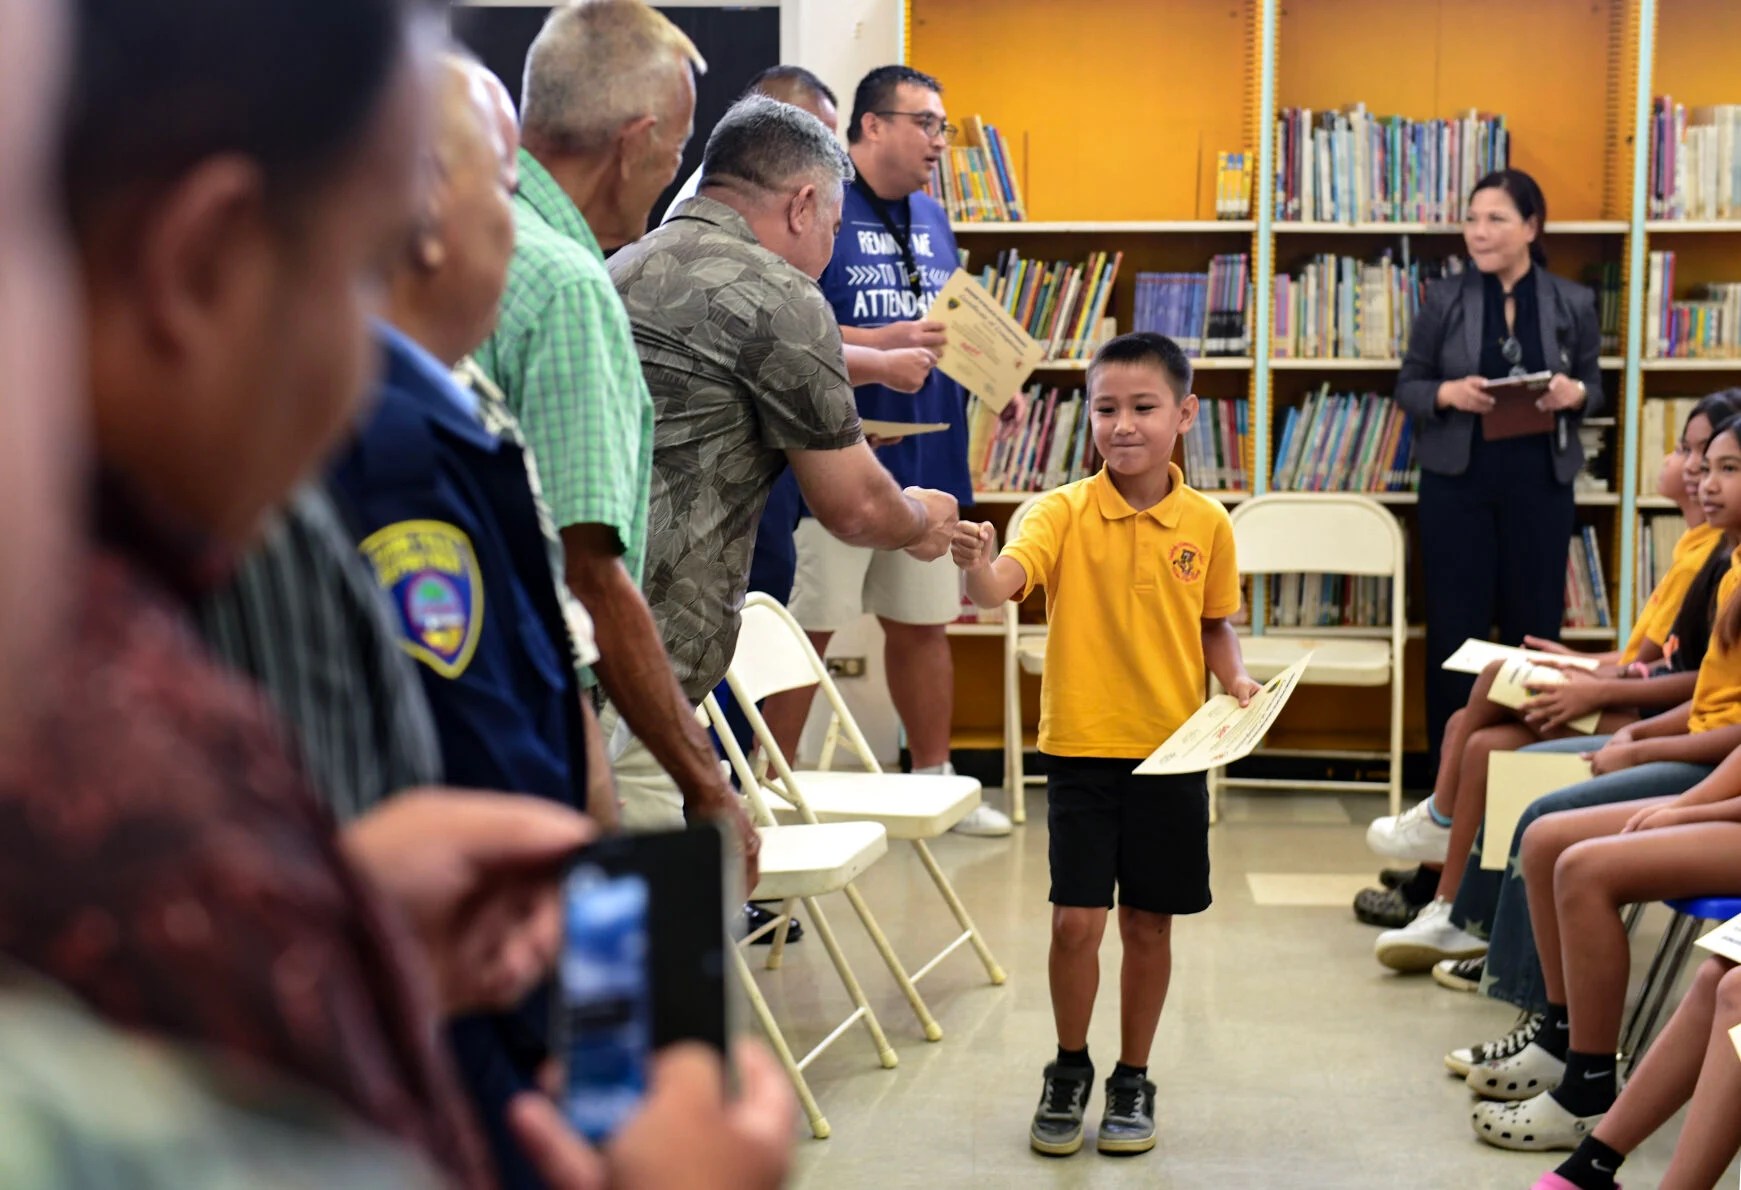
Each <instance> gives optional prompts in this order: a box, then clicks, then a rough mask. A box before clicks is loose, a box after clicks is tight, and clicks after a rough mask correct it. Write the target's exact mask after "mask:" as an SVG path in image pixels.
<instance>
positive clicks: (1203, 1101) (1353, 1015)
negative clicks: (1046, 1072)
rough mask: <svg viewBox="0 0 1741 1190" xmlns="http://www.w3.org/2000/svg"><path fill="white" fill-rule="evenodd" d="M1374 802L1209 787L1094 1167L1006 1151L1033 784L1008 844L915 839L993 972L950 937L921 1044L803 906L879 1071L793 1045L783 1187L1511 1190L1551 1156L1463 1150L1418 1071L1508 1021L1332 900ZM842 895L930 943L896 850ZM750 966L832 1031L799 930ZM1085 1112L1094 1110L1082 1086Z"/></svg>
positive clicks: (814, 959)
mask: <svg viewBox="0 0 1741 1190" xmlns="http://www.w3.org/2000/svg"><path fill="white" fill-rule="evenodd" d="M1380 808H1381V803H1380V802H1379V801H1378V800H1377V799H1375V798H1370V797H1350V798H1347V799H1339V798H1325V797H1305V796H1300V797H1296V798H1287V797H1278V796H1274V795H1265V796H1253V797H1249V798H1238V797H1234V796H1230V797H1229V798H1228V801H1227V805H1226V816H1225V818H1224V819H1223V822H1222V825H1220V826H1218V827H1216V828H1215V829H1214V831H1213V837H1212V847H1213V855H1214V862H1215V894H1216V904H1215V906H1214V908H1212V909H1211V910H1210V911H1209V912H1208V913H1207V914H1205V915H1203V916H1202V917H1199V918H1196V919H1192V920H1188V921H1184V922H1181V923H1180V926H1179V928H1178V931H1177V936H1176V942H1175V947H1176V949H1175V973H1174V980H1173V990H1172V995H1171V998H1170V1000H1169V1002H1168V1005H1167V1010H1166V1014H1165V1016H1164V1017H1163V1018H1162V1021H1161V1030H1160V1036H1159V1038H1158V1039H1157V1041H1156V1044H1155V1051H1154V1058H1153V1062H1152V1066H1151V1074H1152V1076H1153V1077H1154V1078H1155V1081H1156V1082H1157V1083H1158V1084H1159V1088H1160V1094H1159V1104H1158V1111H1159V1119H1160V1130H1161V1138H1160V1145H1159V1147H1158V1148H1157V1149H1156V1151H1155V1152H1153V1153H1151V1154H1148V1155H1147V1156H1143V1157H1137V1158H1125V1159H1117V1158H1108V1157H1102V1156H1100V1155H1099V1154H1097V1153H1095V1152H1094V1151H1093V1149H1092V1141H1090V1144H1089V1146H1088V1147H1086V1148H1085V1149H1084V1150H1083V1151H1082V1152H1081V1153H1079V1154H1077V1155H1076V1156H1075V1157H1071V1158H1066V1159H1063V1160H1055V1159H1048V1158H1045V1157H1041V1156H1038V1155H1036V1154H1033V1153H1031V1152H1030V1151H1029V1149H1028V1146H1027V1124H1028V1119H1029V1116H1030V1115H1031V1113H1032V1110H1033V1106H1034V1103H1035V1101H1036V1099H1037V1096H1038V1091H1039V1070H1040V1067H1041V1066H1042V1065H1043V1064H1044V1062H1045V1061H1046V1060H1047V1058H1048V1057H1049V1056H1050V1054H1051V1051H1052V1047H1053V1044H1054V1041H1053V1034H1052V1025H1051V1010H1050V1006H1049V1002H1048V998H1047V993H1046V975H1045V963H1046V930H1047V926H1046V921H1047V910H1046V889H1047V877H1046V832H1045V801H1044V797H1043V796H1038V797H1034V798H1031V799H1030V818H1029V822H1028V825H1027V826H1026V827H1023V828H1018V830H1017V832H1016V834H1015V836H1014V837H1013V838H1011V839H1005V840H981V839H963V838H954V837H951V838H947V839H944V840H942V841H941V842H940V843H939V844H938V845H937V846H936V848H935V850H936V854H937V856H938V859H939V861H940V863H941V864H942V866H943V867H944V868H945V869H946V870H947V871H948V872H949V874H950V877H951V879H952V880H954V881H955V883H956V887H957V888H958V889H959V890H960V892H961V894H962V896H963V898H964V900H966V902H967V903H968V906H969V909H970V910H971V911H972V912H973V913H974V914H975V916H976V917H977V920H978V921H979V923H980V925H981V927H982V928H983V930H984V932H985V933H986V935H987V937H988V939H989V941H990V943H991V946H992V948H993V950H994V951H995V952H996V953H997V955H998V957H999V958H1000V959H1001V960H1002V961H1003V964H1004V966H1005V967H1007V968H1008V970H1009V972H1010V979H1009V982H1008V983H1007V984H1006V985H1004V986H1003V987H1001V988H995V987H991V986H990V985H988V984H987V983H986V982H985V980H984V972H983V970H982V968H981V967H980V966H979V964H978V962H977V960H976V959H975V958H974V956H973V955H972V953H971V952H969V951H966V950H963V951H958V952H957V953H956V954H955V955H953V956H952V957H951V958H950V959H948V960H946V961H945V962H944V963H943V964H942V965H941V966H940V967H939V968H938V969H937V970H936V971H935V972H933V973H932V975H931V976H930V977H929V978H928V979H926V980H925V981H924V983H923V984H922V985H921V986H922V989H923V990H924V992H925V993H926V996H927V998H928V1000H929V1001H930V1004H931V1007H932V1010H933V1011H934V1013H935V1014H936V1016H937V1018H938V1020H939V1021H940V1022H941V1023H942V1025H943V1028H944V1031H945V1036H944V1038H943V1040H942V1041H941V1042H938V1043H936V1044H927V1043H926V1042H925V1040H924V1039H923V1037H922V1035H921V1034H920V1032H919V1030H918V1027H917V1025H916V1023H915V1021H914V1019H913V1017H912V1015H911V1013H910V1012H909V1010H908V1009H907V1006H906V1002H905V1001H904V1000H903V999H902V998H901V996H900V994H899V992H898V991H897V990H896V989H895V987H894V985H893V983H892V982H891V981H890V980H889V978H888V976H887V972H886V971H885V970H884V969H883V967H882V966H881V965H880V963H878V962H877V960H876V957H875V954H874V952H873V951H872V950H871V948H870V946H869V943H868V942H867V941H866V940H865V937H864V934H863V932H862V931H861V930H860V928H859V926H858V923H857V919H856V918H855V917H854V916H853V914H852V912H851V910H850V908H849V907H848V906H847V905H846V904H845V903H844V901H842V900H841V899H840V898H838V897H833V898H829V899H827V900H825V901H824V910H825V911H826V912H827V913H828V916H829V920H830V921H831V922H832V923H833V925H834V927H835V929H836V932H837V933H838V935H839V936H840V938H841V941H842V945H843V947H844V948H845V949H846V950H847V952H848V954H849V956H850V957H851V959H852V961H853V963H854V965H855V967H856V969H857V971H858V974H859V977H860V980H861V982H862V983H863V984H864V986H865V988H866V990H867V992H868V993H869V995H870V998H871V1000H872V1002H873V1005H874V1007H875V1008H876V1010H877V1012H878V1014H879V1016H880V1017H881V1019H882V1022H883V1026H884V1028H885V1029H886V1030H887V1032H888V1034H889V1037H890V1039H891V1041H892V1042H893V1044H894V1046H895V1048H896V1049H897V1050H898V1051H899V1053H900V1058H901V1062H900V1066H899V1067H898V1068H897V1069H894V1070H884V1069H882V1068H881V1067H880V1066H879V1065H878V1064H877V1061H876V1057H875V1054H874V1052H873V1051H872V1049H871V1047H870V1044H869V1042H868V1039H867V1038H866V1037H865V1035H864V1034H863V1032H862V1031H861V1030H856V1029H855V1030H854V1031H853V1032H851V1033H848V1034H847V1035H845V1036H844V1037H842V1038H841V1039H840V1041H838V1042H837V1043H836V1044H835V1046H834V1047H833V1048H831V1049H830V1050H829V1051H827V1052H826V1053H825V1054H823V1055H822V1056H821V1057H820V1058H819V1059H817V1061H816V1062H815V1063H814V1064H813V1065H812V1066H811V1068H810V1071H809V1074H810V1081H811V1086H812V1088H813V1089H814V1091H815V1093H816V1095H817V1098H818V1100H819V1101H820V1103H821V1106H822V1110H823V1112H824V1113H825V1114H826V1115H827V1117H828V1119H829V1122H830V1124H831V1125H832V1127H833V1136H832V1137H831V1138H830V1139H828V1140H825V1141H815V1140H812V1139H810V1137H809V1134H808V1132H805V1133H804V1134H803V1139H802V1140H801V1141H800V1143H799V1148H798V1157H797V1165H796V1169H797V1176H796V1178H795V1184H796V1185H797V1186H799V1187H809V1188H814V1190H855V1188H858V1187H865V1188H867V1190H868V1188H871V1187H875V1188H877V1190H885V1188H889V1187H909V1186H910V1187H927V1188H933V1187H954V1186H978V1185H1002V1186H1008V1187H1018V1186H1036V1187H1078V1186H1083V1187H1086V1186H1094V1187H1097V1188H1098V1187H1119V1186H1173V1187H1181V1188H1191V1187H1278V1188H1282V1187H1325V1188H1335V1190H1357V1188H1365V1187H1373V1188H1377V1187H1391V1186H1406V1187H1416V1188H1425V1190H1436V1188H1439V1187H1443V1188H1444V1190H1486V1188H1489V1187H1492V1188H1495V1190H1500V1188H1504V1190H1513V1188H1515V1190H1524V1188H1527V1187H1528V1186H1530V1185H1531V1183H1532V1182H1533V1181H1534V1179H1535V1178H1536V1176H1537V1175H1538V1174H1539V1173H1540V1172H1542V1171H1543V1170H1545V1169H1549V1168H1551V1167H1552V1164H1553V1163H1554V1161H1555V1160H1556V1159H1554V1158H1551V1157H1548V1156H1543V1155H1535V1154H1512V1153H1505V1152H1500V1151H1499V1150H1496V1149H1490V1148H1487V1147H1485V1146H1483V1145H1481V1144H1479V1143H1477V1142H1476V1141H1475V1140H1474V1139H1473V1138H1472V1137H1471V1136H1470V1134H1469V1130H1468V1125H1467V1118H1468V1106H1469V1102H1470V1101H1469V1095H1468V1092H1467V1091H1465V1089H1464V1088H1463V1086H1462V1084H1461V1083H1460V1082H1459V1081H1458V1080H1456V1079H1454V1078H1451V1077H1450V1076H1448V1075H1447V1074H1446V1073H1445V1071H1444V1069H1443V1067H1442V1065H1441V1063H1440V1055H1441V1054H1442V1053H1443V1052H1444V1051H1445V1050H1447V1049H1449V1048H1452V1047H1454V1046H1458V1045H1465V1044H1468V1043H1470V1042H1473V1041H1477V1040H1484V1039H1486V1038H1489V1037H1493V1036H1497V1035H1499V1034H1501V1033H1503V1032H1505V1031H1506V1030H1507V1029H1508V1028H1509V1027H1510V1025H1511V1022H1512V1015H1513V1014H1512V1013H1511V1011H1510V1010H1509V1009H1507V1008H1505V1007H1504V1006H1502V1005H1499V1004H1496V1003H1493V1002H1490V1001H1484V1000H1481V999H1479V998H1477V997H1475V996H1473V995H1467V994H1458V993H1453V992H1449V991H1446V990H1444V989H1442V988H1440V987H1439V986H1438V985H1437V984H1435V983H1433V982H1432V981H1431V980H1430V979H1429V978H1426V977H1410V978H1400V977H1397V976H1394V975H1392V974H1390V973H1389V972H1387V971H1385V970H1383V969H1382V968H1380V967H1379V966H1378V965H1377V964H1376V963H1375V962H1374V961H1373V960H1372V957H1371V947H1372V940H1373V936H1374V933H1375V931H1374V930H1373V929H1371V928H1370V927H1367V926H1363V925H1360V924H1359V923H1357V922H1356V921H1355V920H1354V918H1353V916H1352V914H1351V913H1350V912H1349V909H1348V899H1349V896H1350V895H1351V890H1352V889H1354V888H1356V887H1359V886H1360V885H1362V884H1364V883H1365V880H1366V878H1368V877H1370V876H1371V875H1372V874H1374V873H1375V872H1376V871H1377V869H1378V867H1379V864H1378V863H1376V862H1375V861H1374V860H1373V858H1372V857H1371V856H1370V855H1369V854H1368V853H1367V851H1366V848H1365V844H1364V841H1363V836H1364V826H1365V823H1366V822H1367V821H1368V820H1369V819H1370V818H1371V817H1372V816H1374V815H1375V814H1377V813H1378V812H1379V810H1380ZM860 887H861V888H862V890H863V891H864V893H865V895H866V897H867V898H868V899H869V901H870V903H871V906H872V908H873V911H874V912H875V913H876V914H877V915H878V917H879V918H880V920H881V921H882V923H883V924H884V926H885V928H886V929H887V930H888V932H889V934H890V936H891V938H892V939H893V940H894V942H895V945H896V947H897V949H898V950H899V951H900V952H901V953H902V954H903V955H905V956H909V957H910V958H913V959H914V960H917V959H918V958H919V957H921V956H923V955H926V954H929V953H931V952H932V950H934V949H935V948H936V947H937V946H939V945H941V944H942V942H943V941H944V940H946V939H947V938H948V937H949V935H950V928H949V924H946V911H945V910H944V909H943V907H942V905H941V903H940V902H939V901H938V900H937V898H936V896H935V894H934V893H933V891H932V889H931V886H930V884H929V882H928V881H926V880H925V879H924V876H923V872H922V870H921V869H920V867H919V865H918V862H917V860H916V859H915V858H914V857H913V856H912V854H911V851H910V849H909V848H907V847H906V846H905V845H904V844H897V845H893V846H892V847H891V850H890V855H889V857H888V858H887V859H885V860H884V861H883V862H881V863H880V864H879V865H878V866H877V867H876V868H875V869H874V870H873V871H872V872H871V873H869V874H868V876H867V877H866V878H864V879H863V880H862V881H861V885H860ZM1661 922H1662V914H1661V912H1660V911H1658V912H1657V913H1655V914H1652V915H1650V916H1647V918H1646V921H1645V925H1644V927H1643V928H1642V930H1641V932H1640V935H1639V938H1638V940H1637V942H1636V943H1635V953H1634V959H1635V966H1636V968H1637V969H1638V970H1639V971H1642V968H1643V965H1644V964H1645V963H1646V962H1647V961H1648V959H1649V955H1650V952H1651V950H1652V948H1654V946H1655V943H1656V937H1657V932H1658V930H1659V928H1660V925H1661ZM916 965H917V962H916V961H914V962H910V963H909V966H916ZM1117 971H1118V948H1117V943H1116V941H1115V940H1114V938H1113V937H1111V936H1109V938H1108V941H1107V945H1106V948H1105V951H1104V961H1103V982H1102V997H1103V999H1102V1011H1101V1012H1100V1013H1099V1014H1098V1015H1097V1016H1096V1019H1095V1023H1094V1028H1093V1032H1092V1038H1091V1048H1092V1050H1093V1051H1094V1053H1095V1056H1096V1061H1097V1065H1099V1066H1102V1067H1104V1068H1106V1069H1110V1067H1111V1064H1112V1061H1113V1059H1114V1058H1115V1056H1116V1049H1117V1018H1116V1004H1115V1002H1114V1000H1112V999H1111V998H1109V997H1110V996H1112V995H1115V994H1116V989H1117ZM758 978H759V979H760V981H761V982H762V986H763V988H764V989H765V991H766V992H767V994H768V997H769V1000H770V1002H771V1003H772V1004H773V1005H774V1008H775V1012H776V1013H777V1014H778V1016H779V1018H780V1019H781V1020H782V1021H783V1022H784V1023H785V1024H786V1026H787V1029H788V1031H789V1035H790V1036H791V1039H792V1041H793V1044H794V1046H795V1047H797V1048H800V1052H802V1049H805V1048H808V1047H809V1045H811V1044H813V1043H814V1042H815V1041H816V1040H818V1039H819V1038H820V1037H821V1036H823V1035H824V1034H825V1033H826V1032H827V1030H828V1029H829V1028H831V1027H832V1023H833V1021H834V1020H836V1019H838V1016H837V1015H835V1013H836V1009H839V1010H840V1013H842V1014H843V1013H844V1008H843V1007H842V1006H843V1005H844V1003H845V997H844V995H843V994H842V993H841V991H840V987H839V984H838V983H837V982H836V981H835V980H834V977H833V972H832V969H830V968H829V967H828V966H827V965H826V961H825V959H824V957H823V955H822V953H821V948H820V947H819V946H816V945H815V944H814V941H813V940H807V941H806V942H804V943H801V944H799V945H798V946H796V947H794V948H792V950H791V951H790V952H789V954H788V959H787V964H786V966H785V968H784V969H783V970H781V971H779V972H772V973H770V972H760V973H759V976H758ZM1089 1111H1090V1119H1091V1120H1094V1119H1097V1118H1098V1114H1099V1111H1100V1096H1099V1093H1098V1092H1096V1095H1095V1097H1094V1098H1093V1099H1092V1100H1091V1101H1090V1105H1089ZM1672 1128H1673V1126H1671V1129H1672ZM1671 1145H1672V1131H1669V1132H1665V1133H1664V1134H1663V1135H1662V1136H1659V1137H1658V1138H1656V1139H1655V1140H1653V1141H1652V1142H1651V1143H1650V1144H1648V1145H1647V1146H1645V1147H1644V1148H1643V1149H1642V1150H1641V1151H1640V1152H1639V1153H1638V1154H1636V1155H1635V1156H1634V1157H1633V1158H1632V1160H1631V1161H1629V1162H1628V1163H1627V1166H1626V1169H1625V1171H1624V1174H1625V1177H1626V1181H1627V1184H1628V1185H1630V1186H1632V1187H1635V1188H1636V1187H1643V1186H1650V1185H1654V1184H1655V1183H1656V1180H1657V1178H1658V1177H1660V1175H1661V1171H1662V1169H1663V1167H1664V1165H1665V1163H1666V1160H1667V1156H1668V1153H1669V1151H1670V1147H1671ZM1734 1176H1735V1175H1734V1172H1733V1171H1731V1173H1730V1175H1729V1178H1728V1179H1726V1180H1725V1182H1724V1183H1723V1184H1724V1185H1733V1184H1734Z"/></svg>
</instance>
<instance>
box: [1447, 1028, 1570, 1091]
mask: <svg viewBox="0 0 1741 1190" xmlns="http://www.w3.org/2000/svg"><path fill="white" fill-rule="evenodd" d="M1565 1076H1566V1060H1565V1059H1564V1058H1556V1057H1554V1056H1553V1055H1552V1054H1550V1053H1548V1052H1547V1050H1545V1049H1543V1048H1542V1047H1541V1046H1539V1045H1537V1044H1536V1043H1535V1042H1533V1041H1532V1042H1530V1043H1529V1044H1528V1045H1526V1046H1524V1047H1523V1048H1522V1049H1520V1050H1518V1051H1517V1052H1516V1053H1515V1054H1513V1055H1511V1057H1509V1058H1499V1059H1496V1060H1495V1061H1492V1062H1483V1063H1481V1064H1480V1065H1479V1066H1476V1067H1474V1068H1473V1069H1471V1070H1470V1071H1469V1074H1468V1076H1467V1077H1466V1078H1464V1080H1463V1081H1464V1082H1465V1083H1467V1084H1469V1089H1470V1090H1471V1091H1473V1092H1475V1093H1476V1094H1477V1095H1479V1096H1481V1098H1483V1099H1497V1100H1499V1101H1500V1102H1516V1101H1518V1100H1522V1099H1534V1098H1535V1097H1536V1096H1537V1095H1545V1094H1546V1093H1547V1092H1549V1091H1551V1090H1553V1089H1554V1088H1555V1087H1557V1086H1559V1085H1560V1080H1561V1079H1562V1078H1564V1077H1565Z"/></svg>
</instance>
